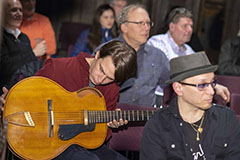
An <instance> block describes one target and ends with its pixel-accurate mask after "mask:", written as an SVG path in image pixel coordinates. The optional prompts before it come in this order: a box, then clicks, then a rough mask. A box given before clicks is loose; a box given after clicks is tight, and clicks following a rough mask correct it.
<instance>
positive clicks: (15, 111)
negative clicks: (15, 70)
mask: <svg viewBox="0 0 240 160" xmlns="http://www.w3.org/2000/svg"><path fill="white" fill-rule="evenodd" d="M49 100H50V101H51V103H50V104H51V105H50V106H51V107H50V108H52V112H49ZM84 110H88V111H89V110H90V111H91V110H95V111H98V110H106V106H105V101H104V97H103V95H102V94H101V93H100V92H99V91H98V90H97V89H94V88H90V87H87V88H83V89H81V90H79V91H77V92H68V91H67V90H65V89H64V88H62V87H61V86H60V85H58V84H57V83H55V82H54V81H52V80H49V79H47V78H44V77H30V78H26V79H24V80H22V81H20V82H19V83H17V84H16V85H15V86H14V87H12V89H11V90H10V91H9V93H8V96H7V99H6V103H5V110H4V118H5V119H7V120H8V131H7V140H8V143H9V145H10V147H11V149H12V150H13V151H14V152H15V153H16V154H17V155H18V156H20V157H21V158H23V159H34V160H35V159H53V158H55V157H56V156H58V155H59V154H61V153H62V152H63V151H64V150H65V149H67V148H68V147H69V146H70V145H72V144H78V145H80V146H82V147H84V148H88V149H94V148H97V147H99V146H100V145H102V144H103V143H104V141H105V138H106V135H107V125H106V123H96V124H95V126H94V129H93V130H91V131H86V132H81V131H80V132H79V133H77V134H76V135H74V136H73V137H72V138H70V139H66V140H62V139H60V138H59V136H60V135H59V128H60V127H59V126H61V125H66V126H67V127H69V128H68V132H71V130H73V131H74V132H76V127H74V125H75V124H80V125H82V126H86V125H84V122H86V119H85V118H84V113H83V111H84ZM25 113H27V114H25ZM71 125H73V126H72V127H71Z"/></svg>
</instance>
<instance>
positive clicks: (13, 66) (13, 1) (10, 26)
mask: <svg viewBox="0 0 240 160" xmlns="http://www.w3.org/2000/svg"><path fill="white" fill-rule="evenodd" d="M3 9H4V10H3V13H4V19H3V37H2V44H1V45H2V47H1V51H0V53H1V63H0V66H1V67H0V73H1V74H0V75H1V78H0V88H1V89H2V88H3V86H6V87H7V88H10V87H11V86H12V85H13V84H14V83H15V81H14V83H13V80H12V79H13V75H15V73H16V72H17V71H18V70H20V69H21V68H22V66H24V65H26V64H29V63H32V62H35V61H36V60H37V58H36V56H35V55H34V53H33V51H32V48H31V45H30V41H29V39H28V37H27V36H26V35H25V34H24V33H22V32H21V31H20V30H19V29H18V27H19V26H20V24H21V22H22V16H23V13H22V5H21V3H20V1H19V0H4V1H3ZM32 67H33V66H32ZM33 70H34V68H33ZM33 74H34V71H33V72H32V75H33ZM30 76H31V75H30ZM14 80H15V79H14ZM1 93H2V90H1Z"/></svg>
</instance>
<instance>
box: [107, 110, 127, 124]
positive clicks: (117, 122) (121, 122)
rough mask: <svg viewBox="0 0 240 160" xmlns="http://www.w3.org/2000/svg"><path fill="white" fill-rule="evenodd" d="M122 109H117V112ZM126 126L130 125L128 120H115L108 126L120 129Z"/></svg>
mask: <svg viewBox="0 0 240 160" xmlns="http://www.w3.org/2000/svg"><path fill="white" fill-rule="evenodd" d="M120 110H121V109H119V108H117V109H116V111H120ZM125 124H128V121H127V120H123V119H122V118H120V119H119V121H116V120H113V121H112V122H109V123H107V126H108V127H110V128H118V127H120V126H123V125H125Z"/></svg>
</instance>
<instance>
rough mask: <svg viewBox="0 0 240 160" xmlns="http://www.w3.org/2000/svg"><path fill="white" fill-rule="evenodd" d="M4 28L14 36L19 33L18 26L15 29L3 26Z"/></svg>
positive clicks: (16, 36)
mask: <svg viewBox="0 0 240 160" xmlns="http://www.w3.org/2000/svg"><path fill="white" fill-rule="evenodd" d="M5 30H6V32H7V33H10V34H12V35H13V36H14V37H15V38H18V36H19V35H20V34H21V31H20V30H19V29H18V28H16V29H15V30H14V29H9V28H5Z"/></svg>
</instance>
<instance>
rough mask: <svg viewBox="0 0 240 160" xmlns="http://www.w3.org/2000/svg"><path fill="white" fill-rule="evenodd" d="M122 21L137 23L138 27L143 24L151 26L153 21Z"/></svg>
mask: <svg viewBox="0 0 240 160" xmlns="http://www.w3.org/2000/svg"><path fill="white" fill-rule="evenodd" d="M123 23H134V24H137V25H138V26H139V27H144V26H146V25H147V26H148V27H153V25H154V23H153V22H152V21H150V22H143V21H140V22H135V21H124V22H123Z"/></svg>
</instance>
